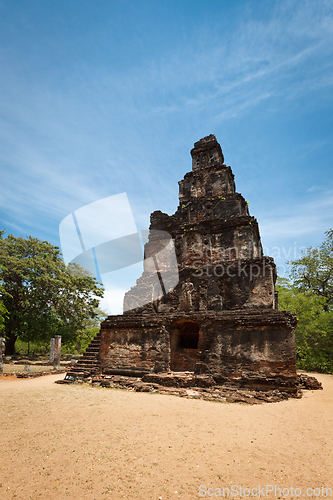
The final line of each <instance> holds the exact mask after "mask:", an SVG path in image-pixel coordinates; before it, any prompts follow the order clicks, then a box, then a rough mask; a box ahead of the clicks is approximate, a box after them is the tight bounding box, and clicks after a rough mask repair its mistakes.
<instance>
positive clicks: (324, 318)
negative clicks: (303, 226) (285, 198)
mask: <svg viewBox="0 0 333 500" xmlns="http://www.w3.org/2000/svg"><path fill="white" fill-rule="evenodd" d="M325 234H326V238H325V240H324V241H323V243H322V244H321V245H320V246H319V247H314V248H313V247H309V248H307V249H306V250H305V251H304V252H302V255H301V257H300V258H299V259H297V260H293V261H290V262H289V264H290V266H291V270H290V279H289V280H288V279H281V278H278V281H277V290H278V292H279V309H284V310H288V311H291V312H293V313H295V314H296V316H297V318H298V325H297V328H296V331H295V336H296V347H297V357H298V367H299V368H304V369H306V370H317V371H323V372H327V373H333V230H332V229H330V230H329V231H327V232H326V233H325Z"/></svg>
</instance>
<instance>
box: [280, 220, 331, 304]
mask: <svg viewBox="0 0 333 500" xmlns="http://www.w3.org/2000/svg"><path fill="white" fill-rule="evenodd" d="M325 234H326V238H325V240H324V241H323V243H322V244H321V245H320V246H319V247H314V248H313V247H309V248H307V249H306V250H305V251H304V252H303V253H302V255H301V257H300V258H299V259H297V260H292V261H290V262H288V264H289V265H290V266H291V269H290V276H291V280H292V282H293V285H294V287H296V288H297V289H298V290H300V291H302V292H304V291H309V292H310V293H311V294H312V295H316V296H318V297H322V298H323V299H324V310H325V311H330V310H332V307H333V229H330V230H329V231H326V233H325Z"/></svg>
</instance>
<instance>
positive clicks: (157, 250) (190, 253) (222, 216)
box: [99, 135, 296, 391]
mask: <svg viewBox="0 0 333 500" xmlns="http://www.w3.org/2000/svg"><path fill="white" fill-rule="evenodd" d="M191 155H192V171H191V172H189V173H187V174H186V175H185V177H184V179H183V180H181V181H180V182H179V207H178V209H177V211H176V213H175V214H174V215H171V216H169V215H167V214H164V213H162V212H159V211H158V212H154V213H153V214H152V215H151V226H150V233H149V241H148V243H147V244H146V246H145V267H144V272H143V274H142V276H141V277H140V278H139V279H138V281H137V284H136V286H134V287H133V288H132V289H131V290H130V291H129V292H127V294H126V295H125V299H124V311H125V312H124V315H123V316H109V317H108V318H107V319H106V320H105V321H104V322H103V323H102V325H101V332H100V338H101V341H100V351H99V363H100V365H99V366H100V370H101V371H102V372H104V373H110V374H112V373H113V374H124V375H135V376H143V375H144V374H149V373H158V372H167V371H170V370H171V371H193V372H194V373H196V374H202V373H206V374H209V375H210V376H211V377H212V378H213V379H214V380H215V381H216V383H232V384H233V385H236V386H243V387H256V388H261V389H263V388H269V389H271V388H284V389H285V390H290V391H293V390H294V388H295V381H296V359H295V338H294V328H295V326H296V318H295V316H293V315H292V314H290V313H288V312H285V311H278V310H277V304H276V294H275V279H276V268H275V264H274V261H273V259H272V258H270V257H265V256H263V255H262V246H261V241H260V234H259V230H258V224H257V221H256V219H255V218H254V217H251V216H250V214H249V210H248V204H247V202H246V201H245V200H244V198H243V197H242V195H240V194H238V193H236V192H235V183H234V175H233V173H232V171H231V168H230V167H227V166H226V165H225V164H224V158H223V154H222V150H221V147H220V145H219V144H218V142H217V140H216V138H215V136H214V135H210V136H208V137H205V138H204V139H201V140H200V141H199V142H196V143H195V145H194V148H193V149H192V151H191Z"/></svg>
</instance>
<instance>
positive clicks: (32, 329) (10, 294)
mask: <svg viewBox="0 0 333 500" xmlns="http://www.w3.org/2000/svg"><path fill="white" fill-rule="evenodd" d="M0 284H1V286H2V287H3V291H2V292H1V291H0V296H1V301H2V304H3V306H4V307H5V308H6V309H7V311H8V317H7V318H5V322H4V326H5V336H6V337H7V339H8V340H7V343H6V352H7V353H8V354H12V353H13V352H14V345H15V341H16V339H17V338H18V337H20V338H21V339H22V340H25V341H30V340H38V339H39V338H40V339H44V340H45V338H51V337H53V336H54V335H55V334H58V335H62V337H63V340H64V342H66V341H70V340H71V339H73V338H75V335H76V333H77V332H78V331H80V330H82V328H84V325H85V322H86V321H87V320H88V319H89V318H93V317H94V316H96V314H97V312H96V311H97V307H98V302H99V301H98V298H99V297H102V296H103V288H102V287H101V286H100V284H98V283H97V281H96V280H95V279H94V278H93V277H91V276H89V275H88V273H87V272H85V271H84V270H79V269H78V267H77V266H69V269H67V268H66V266H65V264H64V262H63V260H62V257H61V253H60V251H59V248H58V247H55V246H53V245H51V244H50V243H49V242H47V241H40V240H38V239H37V238H32V237H31V236H29V237H28V238H17V237H14V236H12V235H8V236H7V237H6V238H5V237H4V231H0Z"/></svg>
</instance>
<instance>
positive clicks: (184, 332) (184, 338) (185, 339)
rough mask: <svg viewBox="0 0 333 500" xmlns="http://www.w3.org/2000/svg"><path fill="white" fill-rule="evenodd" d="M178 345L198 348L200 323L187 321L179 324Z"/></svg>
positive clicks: (185, 347) (183, 347)
mask: <svg viewBox="0 0 333 500" xmlns="http://www.w3.org/2000/svg"><path fill="white" fill-rule="evenodd" d="M178 328H179V337H178V339H179V340H178V341H179V343H178V347H179V348H180V349H198V342H199V325H198V323H192V322H187V323H183V324H182V325H179V327H178Z"/></svg>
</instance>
